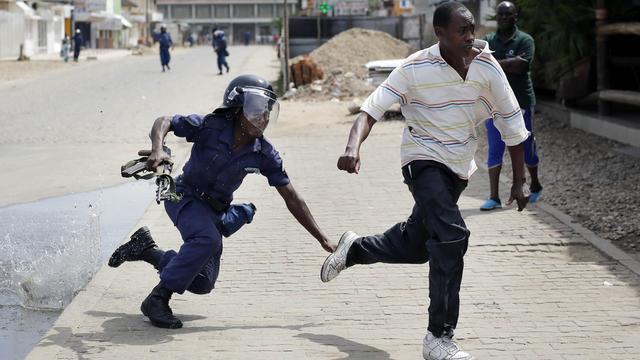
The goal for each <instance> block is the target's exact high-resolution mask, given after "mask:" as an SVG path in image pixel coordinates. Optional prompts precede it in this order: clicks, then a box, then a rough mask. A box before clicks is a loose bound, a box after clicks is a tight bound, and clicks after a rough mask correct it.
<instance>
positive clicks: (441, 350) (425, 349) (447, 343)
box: [422, 331, 474, 360]
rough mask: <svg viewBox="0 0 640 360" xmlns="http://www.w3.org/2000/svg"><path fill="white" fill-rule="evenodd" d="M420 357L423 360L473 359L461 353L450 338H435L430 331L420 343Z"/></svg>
mask: <svg viewBox="0 0 640 360" xmlns="http://www.w3.org/2000/svg"><path fill="white" fill-rule="evenodd" d="M422 357H424V359H425V360H473V359H474V357H473V356H471V355H469V354H468V353H466V352H464V351H462V349H460V347H459V346H458V344H456V342H455V341H453V339H452V338H450V337H447V336H443V337H439V338H438V337H435V336H433V334H432V333H431V331H427V336H425V337H424V340H423V341H422Z"/></svg>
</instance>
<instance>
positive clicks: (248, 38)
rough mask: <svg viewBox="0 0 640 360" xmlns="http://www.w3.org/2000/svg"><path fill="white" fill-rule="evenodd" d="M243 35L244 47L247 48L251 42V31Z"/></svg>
mask: <svg viewBox="0 0 640 360" xmlns="http://www.w3.org/2000/svg"><path fill="white" fill-rule="evenodd" d="M243 35H244V46H247V45H249V43H250V42H251V31H245V32H244V34H243Z"/></svg>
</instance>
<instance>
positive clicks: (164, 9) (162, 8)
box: [158, 5, 169, 19]
mask: <svg viewBox="0 0 640 360" xmlns="http://www.w3.org/2000/svg"><path fill="white" fill-rule="evenodd" d="M158 12H161V13H162V18H163V19H169V5H158Z"/></svg>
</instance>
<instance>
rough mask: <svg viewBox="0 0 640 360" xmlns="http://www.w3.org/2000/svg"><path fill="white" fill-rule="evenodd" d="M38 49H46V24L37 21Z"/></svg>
mask: <svg viewBox="0 0 640 360" xmlns="http://www.w3.org/2000/svg"><path fill="white" fill-rule="evenodd" d="M38 47H41V48H46V47H47V22H46V20H38Z"/></svg>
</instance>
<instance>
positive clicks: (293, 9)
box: [275, 4, 298, 17]
mask: <svg viewBox="0 0 640 360" xmlns="http://www.w3.org/2000/svg"><path fill="white" fill-rule="evenodd" d="M283 7H284V5H282V4H276V15H275V16H277V17H278V16H282V11H283V10H282V9H283ZM297 13H298V10H297V8H296V4H291V5H290V8H289V16H292V15H296V14H297Z"/></svg>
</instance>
